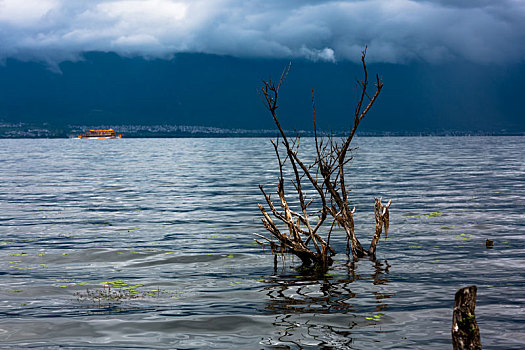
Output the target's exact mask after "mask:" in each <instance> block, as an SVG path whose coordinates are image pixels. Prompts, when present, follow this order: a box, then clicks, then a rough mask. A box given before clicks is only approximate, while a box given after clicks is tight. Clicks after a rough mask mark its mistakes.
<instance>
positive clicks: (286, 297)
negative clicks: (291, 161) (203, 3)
mask: <svg viewBox="0 0 525 350" xmlns="http://www.w3.org/2000/svg"><path fill="white" fill-rule="evenodd" d="M356 141H357V145H359V147H360V148H359V150H357V151H356V152H354V160H353V162H352V166H351V170H350V172H351V176H349V177H348V179H347V181H350V182H351V185H352V188H353V191H352V198H353V202H354V204H355V205H356V207H357V213H356V216H355V219H356V224H357V233H358V237H360V240H361V241H362V243H364V244H365V245H367V244H368V242H369V240H370V238H371V233H372V232H373V229H374V222H373V199H374V196H383V197H384V198H386V199H390V198H391V199H392V200H393V204H392V207H391V224H390V227H391V228H390V232H389V235H388V239H387V240H383V239H382V240H381V242H380V244H379V246H378V254H377V258H378V260H377V262H371V261H369V260H366V259H365V260H361V261H359V262H358V263H357V264H356V266H355V267H354V268H351V267H350V266H348V265H347V257H346V255H345V254H344V240H343V235H342V234H341V233H338V235H339V236H338V237H337V238H336V239H334V238H333V241H334V242H335V245H336V248H337V250H338V251H339V252H340V254H338V255H337V256H336V257H335V258H336V259H335V263H334V266H333V268H332V269H331V270H330V271H329V272H328V274H327V275H326V276H325V277H324V278H322V279H316V278H309V277H305V276H301V275H300V274H299V273H298V272H296V271H295V270H293V269H292V268H291V267H293V266H296V265H297V264H298V261H293V259H292V258H290V257H289V258H287V260H286V267H285V268H283V265H282V264H281V262H279V266H278V269H277V271H276V272H275V271H274V268H273V256H272V255H269V254H267V253H268V252H267V251H266V252H265V251H263V250H261V248H260V247H259V246H258V245H257V244H255V243H254V241H253V236H252V233H254V232H257V233H261V234H263V233H265V232H264V229H263V227H262V224H261V222H260V216H259V213H258V209H257V206H256V204H257V203H262V197H261V195H260V193H259V189H258V184H265V185H266V188H268V189H270V188H271V187H272V185H275V184H276V179H277V178H276V176H277V173H276V170H277V169H276V163H275V159H274V153H273V148H272V146H271V145H270V143H269V140H267V139H121V140H75V139H69V140H0V266H1V269H0V275H1V276H0V278H1V284H0V346H1V347H5V348H11V347H44V348H47V347H51V348H53V347H82V348H83V347H107V348H124V347H143V348H182V349H190V348H196V349H200V348H245V349H256V348H280V349H283V348H287V347H289V348H312V349H313V348H320V347H325V348H332V347H333V348H352V349H372V348H374V349H389V348H390V349H393V348H396V349H398V348H413V349H415V348H433V349H438V348H442V349H449V348H451V341H450V327H451V318H452V307H453V300H454V293H455V290H456V289H458V288H461V287H464V286H467V285H471V284H476V285H477V286H478V293H479V295H478V302H477V307H476V311H477V320H478V324H479V326H480V330H481V336H482V339H481V340H482V343H483V345H484V347H485V348H487V349H519V348H523V347H524V346H525V322H524V321H525V289H524V287H525V273H524V272H523V271H524V270H523V269H524V267H525V202H524V198H525V155H524V153H523V152H524V151H525V138H524V137H457V138H456V137H438V138H432V137H424V138H416V137H414V138H359V139H357V140H356ZM307 143H308V142H307ZM306 146H308V145H306ZM487 238H490V239H492V240H494V248H493V249H486V248H485V245H484V242H485V239H487ZM105 286H111V287H112V290H111V293H116V291H119V290H120V291H122V293H125V295H124V297H123V298H122V299H121V300H119V301H113V302H108V301H107V300H104V299H103V298H102V299H101V300H99V299H98V297H97V296H96V294H89V293H100V292H106V293H108V287H105ZM131 297H134V298H131Z"/></svg>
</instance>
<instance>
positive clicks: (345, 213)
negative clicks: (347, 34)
mask: <svg viewBox="0 0 525 350" xmlns="http://www.w3.org/2000/svg"><path fill="white" fill-rule="evenodd" d="M365 56H366V48H365V50H364V51H363V52H362V56H361V62H362V66H363V72H364V77H363V79H362V80H358V81H357V103H356V107H355V111H354V115H353V125H352V128H351V130H350V131H349V132H348V134H347V135H345V136H344V137H343V138H342V139H341V140H338V139H337V138H336V137H335V136H334V135H333V134H330V135H329V136H327V137H318V135H317V125H316V110H315V95H314V91H313V90H312V110H313V130H314V138H315V155H314V159H313V161H311V162H304V161H303V160H302V158H301V157H300V156H299V148H300V144H301V143H300V141H301V138H300V135H296V136H294V137H292V138H290V137H288V135H287V134H286V132H285V130H284V129H283V128H282V126H281V123H280V122H279V119H278V117H277V109H278V107H279V105H278V97H279V89H280V88H281V86H282V84H283V82H284V80H285V79H286V76H287V75H288V72H289V71H290V66H291V65H288V67H287V68H286V69H285V70H284V71H283V73H282V74H281V77H280V79H279V81H278V82H274V81H272V80H271V79H270V80H268V81H263V86H262V87H261V90H260V94H261V96H262V97H263V101H264V103H265V105H266V107H267V109H268V110H269V112H270V113H271V115H272V118H273V121H274V123H275V125H276V126H277V129H278V130H279V135H280V136H279V137H278V138H277V140H276V141H275V142H274V141H272V144H273V147H274V150H275V154H276V157H277V161H278V165H279V174H280V175H279V180H278V184H277V191H276V194H277V197H278V199H277V201H278V204H277V205H276V204H275V203H274V202H273V201H272V197H271V194H269V193H267V192H266V191H265V190H264V188H263V187H262V186H259V187H260V189H261V192H262V194H263V196H264V198H265V201H266V205H267V207H268V208H269V211H267V210H266V209H265V207H264V206H263V205H261V204H259V209H260V210H261V212H262V215H263V217H262V222H263V224H264V227H265V228H266V230H267V231H268V232H269V233H270V236H269V237H265V236H263V235H260V234H255V235H256V236H257V237H258V238H262V239H263V240H264V241H260V240H258V239H256V241H257V243H259V244H261V245H265V244H269V245H270V246H271V248H272V251H273V252H275V253H285V252H286V253H292V254H294V255H296V256H297V257H299V258H300V259H301V261H302V263H303V265H305V266H310V265H311V264H312V263H314V264H315V265H317V266H321V267H324V268H326V267H327V266H329V265H330V264H331V263H332V258H331V257H332V256H333V255H335V254H336V252H335V250H334V249H333V248H332V247H331V246H330V235H331V233H332V231H333V229H334V227H336V226H338V227H342V228H343V229H344V230H345V232H346V238H347V250H348V251H351V252H352V256H353V259H354V260H356V259H358V258H361V257H364V256H370V257H372V258H374V257H375V251H376V246H377V244H378V242H379V238H380V236H381V233H382V230H383V228H384V230H385V235H386V234H387V233H388V226H389V212H388V208H389V207H390V203H391V202H390V201H389V202H388V203H387V204H386V205H383V204H382V203H381V199H378V198H376V199H375V220H376V228H375V234H374V237H373V238H372V242H371V244H370V248H369V249H368V250H365V249H364V248H363V247H362V245H361V243H360V242H359V240H358V239H357V236H356V234H355V230H354V213H355V207H351V205H350V198H349V192H350V188H349V187H348V184H347V182H346V181H345V175H346V173H345V170H346V168H345V166H346V165H347V164H348V162H349V161H350V160H351V159H352V157H351V155H350V153H351V151H352V149H351V148H350V144H351V142H352V139H353V138H354V135H355V133H356V131H357V127H358V126H359V123H360V122H361V120H362V119H363V118H364V117H365V115H366V114H367V113H368V111H369V110H370V108H371V107H372V105H373V104H374V103H375V101H376V100H377V97H378V96H379V94H380V92H381V89H382V88H383V80H382V78H380V77H379V76H378V75H376V83H375V91H374V94H373V95H372V96H370V94H369V93H368V88H369V81H368V72H367V67H366V63H365ZM281 146H282V147H284V150H282V149H281V148H280V147H281ZM286 171H289V172H290V173H291V174H292V175H291V177H292V179H291V181H290V182H291V184H292V186H293V187H292V190H291V191H290V192H291V193H292V195H289V193H288V192H287V190H286V189H285V175H286ZM291 196H293V197H294V199H293V201H290V197H291ZM290 203H292V204H293V205H290ZM327 220H328V221H329V222H331V225H330V228H329V230H328V232H326V234H325V237H326V238H323V237H322V235H321V229H322V228H323V227H324V226H325V225H324V224H325V222H326V221H327ZM278 224H279V225H278ZM274 239H275V240H274Z"/></svg>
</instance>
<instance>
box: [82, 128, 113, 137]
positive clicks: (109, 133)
mask: <svg viewBox="0 0 525 350" xmlns="http://www.w3.org/2000/svg"><path fill="white" fill-rule="evenodd" d="M121 137H122V134H118V135H117V134H116V133H115V130H113V129H108V130H89V131H88V132H86V133H85V134H82V135H78V138H79V139H120V138H121Z"/></svg>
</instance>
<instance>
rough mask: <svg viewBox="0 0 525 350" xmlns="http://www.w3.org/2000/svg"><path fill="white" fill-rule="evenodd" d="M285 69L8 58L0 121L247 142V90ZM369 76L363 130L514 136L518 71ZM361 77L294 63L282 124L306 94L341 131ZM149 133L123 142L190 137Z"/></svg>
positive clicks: (303, 124)
mask: <svg viewBox="0 0 525 350" xmlns="http://www.w3.org/2000/svg"><path fill="white" fill-rule="evenodd" d="M287 63H288V62H287V61H285V60H263V59H239V58H234V57H225V56H213V55H203V54H178V55H176V56H175V57H174V58H173V59H172V60H145V59H143V58H122V57H120V56H118V55H116V54H113V53H100V52H91V53H86V54H85V55H84V59H83V60H82V61H78V62H64V63H62V64H60V67H59V69H60V71H59V72H57V71H56V69H55V70H51V69H48V68H47V67H46V66H45V65H44V64H40V63H34V62H20V61H16V60H7V61H6V62H5V64H4V65H3V66H0V123H3V124H5V125H17V124H19V123H24V125H26V126H27V125H32V126H33V127H34V128H36V129H38V128H40V129H42V130H43V129H46V130H47V129H49V130H48V131H49V133H48V135H56V136H59V135H60V136H62V137H66V136H68V135H69V134H70V133H71V132H73V131H72V130H73V129H71V127H69V126H70V125H77V126H78V125H92V126H97V125H99V126H101V125H126V126H144V127H145V126H161V125H168V126H170V127H172V128H173V127H177V128H180V126H181V125H185V126H191V125H201V126H202V127H190V128H197V129H195V130H200V131H199V132H196V133H193V135H196V134H199V135H216V134H217V135H220V134H221V133H222V134H235V135H237V134H242V133H245V131H249V132H247V133H246V135H249V134H250V135H251V134H253V133H259V131H257V132H254V130H274V125H273V122H272V120H271V117H270V116H269V114H268V112H267V110H266V109H265V107H264V105H263V104H262V102H261V101H260V97H259V96H258V94H257V89H258V88H260V86H261V80H262V79H267V78H269V77H270V76H272V77H273V78H278V77H279V75H280V73H281V71H282V69H283V68H284V67H285V66H286V65H287ZM369 73H370V76H371V77H375V73H379V74H381V75H382V76H383V80H384V84H385V85H384V86H385V87H384V90H383V92H382V94H381V96H380V98H379V100H378V102H377V104H376V106H374V108H373V110H372V111H371V113H370V115H368V116H367V118H366V119H365V120H364V121H363V124H362V125H361V129H360V131H361V132H362V133H363V134H377V135H381V134H396V135H397V134H399V135H402V134H446V133H459V134H469V133H476V134H487V133H488V134H519V133H522V132H524V131H525V125H524V120H525V118H524V117H525V116H524V112H523V111H524V108H523V107H524V103H525V102H524V101H525V89H523V87H522V82H523V80H524V78H525V65H514V66H494V65H474V64H469V63H466V62H456V63H454V64H452V63H451V64H447V65H430V64H423V63H418V64H415V63H414V64H407V65H393V64H370V65H369ZM361 75H362V71H361V67H360V65H358V64H354V63H350V62H340V63H335V64H334V63H320V62H311V61H294V62H293V64H292V69H291V72H290V74H289V76H288V78H287V80H286V82H285V84H284V86H283V87H282V90H281V95H280V101H279V105H280V108H279V110H278V112H279V113H280V118H281V121H282V122H283V124H284V125H285V127H286V128H288V129H294V128H296V129H302V130H311V128H312V111H311V89H312V88H314V89H315V96H316V110H317V118H318V125H319V128H320V129H322V130H336V131H337V130H343V129H346V128H348V127H349V125H350V123H351V120H352V117H351V115H352V113H353V108H354V103H355V84H354V81H355V79H357V78H361ZM372 82H373V79H372ZM21 128H22V129H23V127H21ZM130 128H131V127H130ZM198 128H203V129H198ZM154 129H155V128H153V129H152V130H154ZM3 130H7V129H6V128H5V127H4V129H3ZM130 130H131V129H130ZM137 130H138V129H137ZM155 130H156V131H154V132H153V131H151V132H150V131H147V132H146V131H145V130H143V131H140V132H139V131H133V132H130V133H129V136H131V135H183V134H184V135H186V134H188V135H191V134H192V133H191V132H189V133H187V132H183V131H181V130H182V129H173V130H178V131H173V132H172V131H170V132H168V133H167V134H163V131H161V129H158V128H157V129H155ZM224 130H227V131H224ZM232 130H237V131H236V132H231V131H232ZM239 130H244V131H242V132H240V131H239ZM11 131H13V130H11ZM17 132H18V133H19V134H18V135H20V136H22V135H23V134H22V131H21V130H18V131H17ZM122 132H123V133H124V134H126V132H124V131H122ZM30 135H35V136H34V137H38V135H45V133H44V132H43V131H31V132H28V134H27V136H28V137H29V136H30ZM4 136H5V133H4Z"/></svg>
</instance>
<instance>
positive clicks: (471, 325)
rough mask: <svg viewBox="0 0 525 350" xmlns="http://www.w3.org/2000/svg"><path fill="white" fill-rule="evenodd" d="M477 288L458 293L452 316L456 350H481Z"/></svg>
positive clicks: (453, 344)
mask: <svg viewBox="0 0 525 350" xmlns="http://www.w3.org/2000/svg"><path fill="white" fill-rule="evenodd" d="M476 292H477V287H476V286H470V287H466V288H462V289H460V290H458V291H457V292H456V297H455V299H454V313H453V315H452V346H453V348H454V350H478V349H481V339H480V334H479V327H478V324H477V322H476V314H475V313H474V309H475V308H476Z"/></svg>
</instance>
